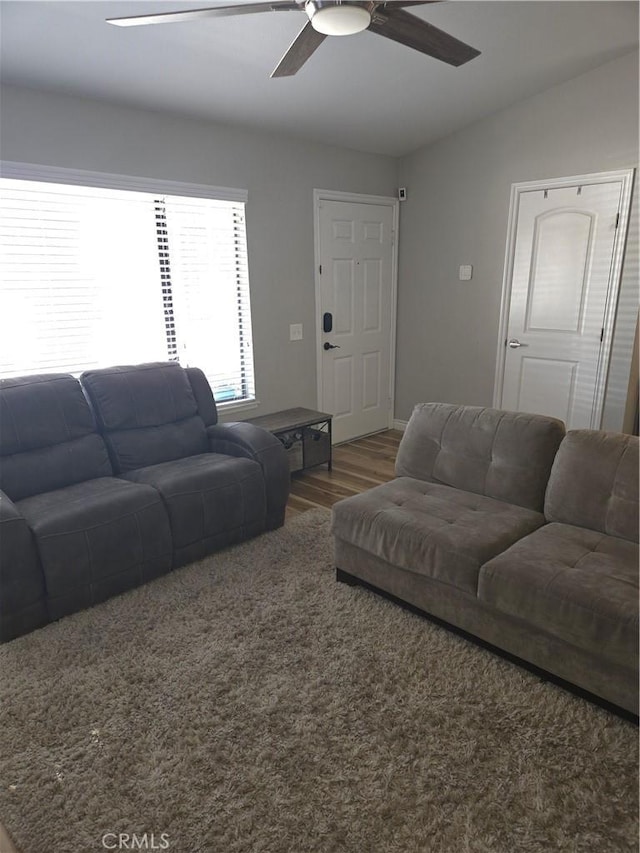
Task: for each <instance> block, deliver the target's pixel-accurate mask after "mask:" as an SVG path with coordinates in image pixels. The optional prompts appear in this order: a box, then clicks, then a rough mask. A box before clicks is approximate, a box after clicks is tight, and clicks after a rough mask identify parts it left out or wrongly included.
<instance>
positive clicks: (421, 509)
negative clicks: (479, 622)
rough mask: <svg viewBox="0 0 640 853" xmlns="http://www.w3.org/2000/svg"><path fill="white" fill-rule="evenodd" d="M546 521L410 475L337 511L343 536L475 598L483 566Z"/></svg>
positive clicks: (536, 514)
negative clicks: (479, 573) (479, 574)
mask: <svg viewBox="0 0 640 853" xmlns="http://www.w3.org/2000/svg"><path fill="white" fill-rule="evenodd" d="M543 523H544V517H543V515H542V514H541V513H539V512H534V511H533V510H529V509H525V508H524V507H519V506H514V505H512V504H508V503H505V502H503V501H498V500H494V499H493V498H488V497H486V496H484V495H478V494H475V493H472V492H465V491H462V490H461V489H454V488H451V487H450V486H443V485H440V484H437V483H427V482H425V481H423V480H414V479H412V478H410V477H399V478H398V479H396V480H392V481H391V482H389V483H384V484H383V485H381V486H376V487H375V488H373V489H370V490H369V491H367V492H364V493H363V494H360V495H355V496H354V497H351V498H347V499H345V500H343V501H340V502H339V503H337V504H335V505H334V507H333V533H334V535H335V536H336V537H337V538H338V539H341V540H342V541H344V542H347V543H349V544H350V545H355V546H356V547H358V548H361V549H362V550H363V551H366V552H368V553H370V554H374V555H375V556H376V557H379V558H380V559H382V560H385V561H386V562H387V563H391V564H392V565H394V566H398V567H400V568H402V569H407V570H408V571H410V572H415V573H416V574H423V575H426V576H427V577H430V578H433V579H435V580H438V581H440V582H442V583H446V584H449V585H451V586H454V587H457V588H458V589H461V590H464V591H465V592H468V593H470V594H472V595H474V596H475V595H476V590H477V583H478V572H479V570H480V566H482V564H483V563H485V562H486V561H487V560H490V559H491V558H492V557H494V556H495V555H496V554H499V553H500V552H501V551H504V550H505V549H506V548H508V547H509V546H510V545H512V544H513V543H514V542H515V541H517V540H518V539H520V538H521V537H522V536H525V535H526V534H527V533H531V531H533V530H535V529H536V528H538V527H540V525H541V524H543Z"/></svg>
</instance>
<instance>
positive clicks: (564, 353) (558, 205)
mask: <svg viewBox="0 0 640 853" xmlns="http://www.w3.org/2000/svg"><path fill="white" fill-rule="evenodd" d="M622 198H623V181H622V180H612V181H609V182H606V183H605V182H595V183H592V184H589V183H585V184H580V185H568V186H559V187H555V188H551V189H542V188H539V189H531V190H529V191H526V192H522V193H520V194H519V196H518V203H517V211H516V215H517V219H516V223H517V224H516V230H515V240H514V242H513V257H512V270H513V272H512V281H511V300H510V306H509V314H508V323H507V326H506V335H505V336H504V341H503V343H504V346H505V355H504V375H503V384H502V399H501V406H502V408H505V409H511V410H514V411H524V412H534V413H539V414H546V415H551V416H553V417H557V418H560V420H563V421H564V422H565V424H566V425H567V428H568V429H581V428H594V429H597V428H598V427H599V424H600V417H601V411H600V410H601V400H600V404H599V402H598V386H599V377H602V376H606V364H605V365H603V359H605V360H606V359H607V358H608V349H607V347H608V344H609V343H610V342H609V341H607V340H605V327H606V317H607V307H608V305H612V306H615V294H614V293H613V290H614V289H615V288H616V287H617V281H614V279H615V276H614V272H615V271H614V266H615V265H614V259H615V255H616V251H615V250H616V242H617V241H616V237H617V228H618V226H619V223H620V211H621V201H622Z"/></svg>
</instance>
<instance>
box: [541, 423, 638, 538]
mask: <svg viewBox="0 0 640 853" xmlns="http://www.w3.org/2000/svg"><path fill="white" fill-rule="evenodd" d="M638 448H639V440H638V438H637V437H636V436H633V435H625V434H624V433H621V432H602V431H600V430H590V429H579V430H571V431H570V432H568V433H567V437H566V438H565V439H564V441H563V442H562V444H561V445H560V450H559V451H558V455H557V456H556V460H555V462H554V463H553V468H552V470H551V477H550V478H549V487H548V489H547V497H546V500H545V504H544V514H545V516H546V517H547V521H559V522H561V523H564V524H573V525H576V526H577V527H588V528H589V529H590V530H598V531H599V532H601V533H607V534H608V535H609V536H618V537H619V538H621V539H630V540H631V541H632V542H637V541H638V510H639V506H638V461H639V455H638Z"/></svg>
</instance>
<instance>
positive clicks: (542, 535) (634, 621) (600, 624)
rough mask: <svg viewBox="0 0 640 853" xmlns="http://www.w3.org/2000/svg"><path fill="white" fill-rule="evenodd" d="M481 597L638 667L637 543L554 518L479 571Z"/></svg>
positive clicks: (598, 652) (575, 642)
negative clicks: (554, 520)
mask: <svg viewBox="0 0 640 853" xmlns="http://www.w3.org/2000/svg"><path fill="white" fill-rule="evenodd" d="M478 596H479V598H481V599H482V600H483V601H485V602H486V603H488V604H491V605H493V606H494V607H496V608H497V609H498V610H500V611H502V612H503V613H508V614H509V615H511V616H516V617H519V618H520V619H523V620H525V621H526V622H528V623H530V624H532V625H535V626H536V627H537V628H541V629H542V630H544V631H546V632H548V633H550V634H553V635H554V636H555V637H560V638H561V639H562V640H565V641H566V642H568V643H571V644H572V645H574V646H577V647H578V648H581V649H585V650H586V651H589V652H592V653H593V654H596V655H598V656H599V657H603V656H604V657H605V658H606V659H608V660H611V661H612V662H615V663H618V664H621V665H623V666H628V667H636V666H637V650H638V546H637V545H636V544H635V543H633V542H628V541H627V540H625V539H618V538H616V537H613V536H608V535H607V534H606V533H600V532H596V531H593V530H587V529H586V528H582V527H574V526H572V525H569V524H559V523H552V524H547V525H545V526H544V527H542V528H541V529H540V530H536V531H535V532H534V533H532V534H531V535H529V536H527V537H526V538H524V539H522V540H521V541H520V542H517V543H516V544H515V545H512V547H511V548H509V549H508V550H507V551H505V552H504V553H503V554H500V555H499V556H497V557H495V558H494V559H493V560H490V561H489V562H488V563H487V564H486V565H484V566H483V567H482V569H481V570H480V582H479V585H478Z"/></svg>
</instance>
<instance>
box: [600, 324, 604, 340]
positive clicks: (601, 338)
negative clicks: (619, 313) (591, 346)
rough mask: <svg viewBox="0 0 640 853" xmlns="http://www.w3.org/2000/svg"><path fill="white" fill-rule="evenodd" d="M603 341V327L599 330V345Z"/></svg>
mask: <svg viewBox="0 0 640 853" xmlns="http://www.w3.org/2000/svg"><path fill="white" fill-rule="evenodd" d="M603 340H604V327H603V328H602V329H600V343H602V341H603Z"/></svg>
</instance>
